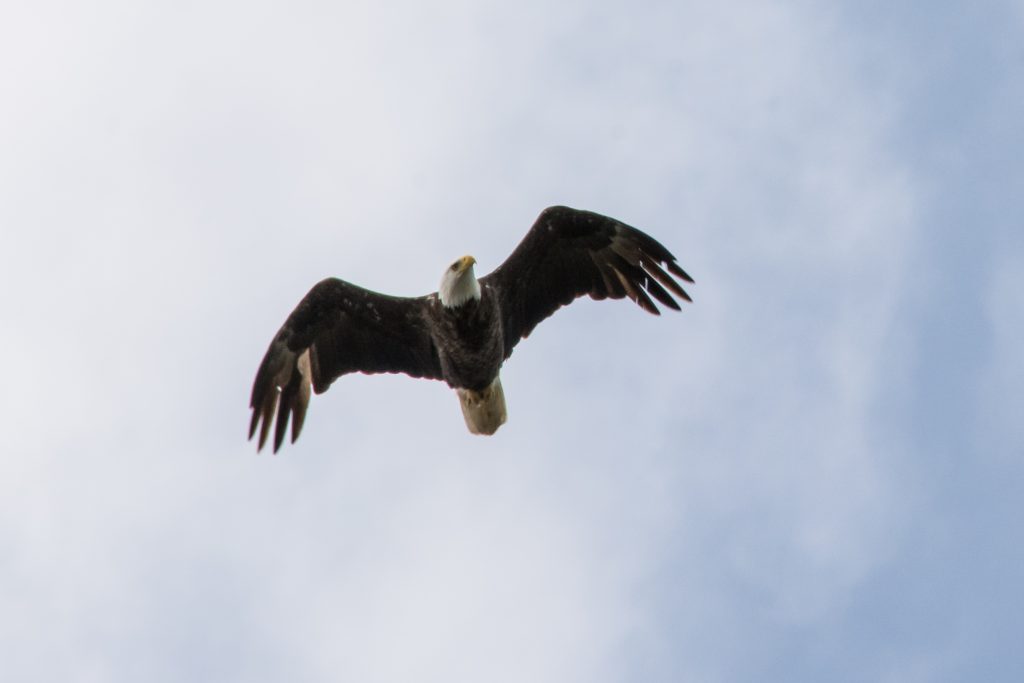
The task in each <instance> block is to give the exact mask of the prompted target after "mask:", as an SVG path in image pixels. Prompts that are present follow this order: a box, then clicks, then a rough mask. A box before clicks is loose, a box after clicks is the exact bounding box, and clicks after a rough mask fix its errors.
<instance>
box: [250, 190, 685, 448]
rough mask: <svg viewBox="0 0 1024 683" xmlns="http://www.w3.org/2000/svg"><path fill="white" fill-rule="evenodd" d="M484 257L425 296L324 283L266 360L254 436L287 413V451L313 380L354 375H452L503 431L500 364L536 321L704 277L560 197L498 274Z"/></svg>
mask: <svg viewBox="0 0 1024 683" xmlns="http://www.w3.org/2000/svg"><path fill="white" fill-rule="evenodd" d="M474 264H475V260H474V259H473V258H472V257H470V256H464V257H462V258H460V259H459V260H457V261H456V262H455V263H453V264H452V265H451V266H450V267H449V268H448V269H446V270H445V273H444V276H443V277H442V279H441V284H440V286H439V288H438V291H437V292H435V293H434V294H430V295H427V296H423V297H417V298H404V297H393V296H387V295H384V294H378V293H376V292H371V291H369V290H366V289H363V288H361V287H357V286H356V285H353V284H351V283H348V282H345V281H343V280H338V279H336V278H328V279H326V280H323V281H321V282H320V283H318V284H317V285H316V286H315V287H313V289H311V290H310V292H309V293H308V294H307V295H306V297H305V298H304V299H303V300H302V301H301V302H300V303H299V305H298V307H296V309H295V310H294V311H293V312H292V314H291V315H290V316H288V319H287V320H286V321H285V323H284V325H283V326H282V327H281V329H280V330H279V331H278V333H277V335H276V336H275V337H274V339H273V341H272V342H271V343H270V348H269V349H268V350H267V353H266V355H265V356H264V358H263V362H262V363H261V364H260V368H259V371H258V372H257V374H256V381H255V383H254V384H253V391H252V400H251V402H250V407H251V408H252V410H253V414H252V420H251V422H250V427H249V438H252V437H253V435H254V434H255V433H256V430H257V427H259V432H260V436H259V448H262V447H263V445H264V443H265V442H266V439H267V436H268V435H269V433H270V424H271V422H276V426H275V429H274V451H275V452H276V451H277V449H278V448H279V447H280V446H281V443H282V441H283V440H284V435H285V432H286V431H287V427H288V421H289V417H290V418H291V422H292V441H295V439H296V438H298V435H299V432H300V431H301V429H302V424H303V420H304V419H305V414H306V407H307V405H308V403H309V398H310V387H312V389H313V390H315V391H316V393H318V394H319V393H323V392H324V391H326V390H327V388H328V387H329V386H330V385H331V382H333V381H334V380H335V379H337V378H338V377H340V376H342V375H344V374H348V373H351V372H364V373H380V372H402V373H405V374H407V375H410V376H412V377H425V378H429V379H438V380H443V381H445V382H447V383H448V385H449V386H451V387H452V388H454V389H456V390H457V392H458V394H459V399H460V403H461V405H462V410H463V415H464V417H465V419H466V425H467V426H468V427H469V430H470V431H471V432H473V433H476V434H493V433H494V432H495V431H496V430H497V429H498V427H500V426H501V424H503V423H504V422H505V419H506V410H505V397H504V394H503V392H502V389H501V380H500V377H499V372H500V370H501V366H502V364H503V363H504V361H505V360H506V359H507V358H508V357H509V356H510V355H511V354H512V349H513V348H514V347H515V345H516V344H517V343H518V342H519V341H520V340H522V339H524V338H526V336H527V335H529V333H530V332H531V331H532V330H533V328H534V327H535V326H536V325H537V323H539V322H540V321H541V320H543V319H544V318H546V317H548V316H549V315H551V314H552V313H554V312H555V311H556V310H557V309H558V308H559V307H561V306H563V305H566V304H568V303H571V302H572V301H573V300H574V299H576V298H577V297H579V296H582V295H584V294H587V295H589V296H590V297H592V298H594V299H604V298H612V299H621V298H623V297H629V298H630V299H632V300H633V301H635V302H636V303H637V304H639V305H640V306H641V307H642V308H644V309H645V310H647V311H650V312H651V313H654V314H656V315H657V314H658V309H657V307H656V306H655V305H654V303H653V302H652V301H651V298H650V297H651V296H653V297H654V298H655V299H657V300H658V301H659V302H660V303H662V304H664V305H666V306H668V307H670V308H673V309H676V310H679V305H678V304H677V303H676V301H675V300H674V299H673V298H672V295H671V294H670V293H669V291H671V293H672V294H675V295H676V296H678V297H680V298H683V299H685V300H689V299H690V297H689V296H688V295H687V294H686V292H685V291H683V289H682V288H681V287H680V286H679V284H678V283H677V282H676V281H675V280H674V279H673V277H672V276H673V275H674V276H676V277H679V278H681V279H683V280H685V281H687V282H693V280H692V279H691V278H690V276H689V275H687V274H686V273H685V272H684V271H683V270H682V269H681V268H680V267H679V266H678V265H676V263H675V257H674V256H672V254H671V253H670V252H669V251H668V250H667V249H665V247H663V246H662V245H661V244H659V243H658V242H657V241H655V240H654V239H653V238H651V237H649V236H648V235H646V234H644V233H642V232H640V231H639V230H636V229H635V228H631V227H629V226H627V225H625V224H623V223H620V222H619V221H616V220H614V219H612V218H608V217H605V216H601V215H599V214H596V213H591V212H589V211H578V210H575V209H570V208H567V207H559V206H556V207H551V208H548V209H545V210H544V211H543V212H542V213H541V215H540V217H539V218H538V219H537V221H536V223H535V224H534V226H533V228H531V230H530V232H529V233H528V234H527V236H526V238H525V239H523V241H522V242H521V243H520V245H519V246H518V247H517V248H516V250H515V251H514V252H513V253H512V254H511V255H510V256H509V257H508V259H506V260H505V262H504V263H503V264H502V265H501V266H499V267H498V268H497V269H496V270H495V271H494V272H492V273H490V274H489V275H487V276H485V277H483V278H480V279H479V280H478V279H477V278H476V276H475V274H474V272H473V265H474ZM662 265H664V267H665V268H667V270H668V272H666V271H665V270H664V269H663V268H662ZM669 273H671V275H670V274H669ZM666 288H667V289H668V290H669V291H666ZM648 295H650V296H648ZM275 413H276V419H275Z"/></svg>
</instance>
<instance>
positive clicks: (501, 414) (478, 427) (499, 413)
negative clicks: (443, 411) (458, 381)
mask: <svg viewBox="0 0 1024 683" xmlns="http://www.w3.org/2000/svg"><path fill="white" fill-rule="evenodd" d="M456 391H457V393H458V394H459V405H461V406H462V416H463V417H465V418H466V426H467V427H469V431H470V433H472V434H493V433H494V432H496V431H498V427H500V426H501V425H503V424H505V420H506V419H507V418H508V413H507V412H506V411H505V392H504V391H502V390H501V378H500V377H495V378H494V381H493V382H491V385H490V386H489V387H487V388H486V389H484V390H483V391H472V390H470V389H456Z"/></svg>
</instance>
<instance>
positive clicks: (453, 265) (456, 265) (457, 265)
mask: <svg viewBox="0 0 1024 683" xmlns="http://www.w3.org/2000/svg"><path fill="white" fill-rule="evenodd" d="M459 263H461V261H456V262H455V263H453V264H452V267H451V268H449V269H448V270H458V269H459Z"/></svg>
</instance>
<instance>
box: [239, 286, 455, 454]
mask: <svg viewBox="0 0 1024 683" xmlns="http://www.w3.org/2000/svg"><path fill="white" fill-rule="evenodd" d="M426 301H427V300H426V298H425V297H422V298H403V297H394V296H386V295H384V294H378V293H377V292H371V291H370V290H367V289H363V288H362V287H357V286H356V285H353V284H351V283H348V282H345V281H344V280H338V279H336V278H328V279H326V280H323V281H322V282H320V283H318V284H317V285H316V286H315V287H313V289H311V290H310V291H309V293H308V294H307V295H306V296H305V298H303V299H302V301H301V302H300V303H299V305H298V306H297V307H296V309H295V310H294V311H292V314H291V315H290V316H288V319H287V320H286V321H285V323H284V325H282V326H281V329H280V330H279V331H278V333H277V335H275V336H274V340H273V341H272V342H270V348H268V349H267V353H266V355H265V356H264V357H263V362H262V363H260V369H259V371H258V372H257V373H256V381H255V382H254V383H253V387H252V398H251V400H250V402H249V407H250V408H252V420H251V421H250V423H249V438H250V439H251V438H252V437H253V435H254V434H255V433H256V428H257V427H259V428H260V436H259V445H258V448H259V449H262V448H263V445H264V444H265V443H266V440H267V435H268V434H269V433H270V423H271V422H273V421H274V413H275V411H276V412H277V420H276V426H275V430H274V452H277V449H278V448H280V447H281V442H282V441H284V436H285V432H286V431H287V429H288V419H289V416H290V417H291V422H292V442H294V441H295V439H296V438H298V436H299V432H300V431H302V422H303V420H304V419H305V416H306V406H307V405H308V404H309V397H310V385H311V384H312V388H313V389H314V390H315V391H316V393H318V394H320V393H323V392H324V391H327V387H329V386H330V385H331V382H333V381H334V380H335V379H337V378H338V377H340V376H342V375H344V374H347V373H350V372H365V373H379V372H404V373H405V374H407V375H411V376H412V377H427V378H430V379H441V366H440V363H439V361H438V357H437V350H436V349H435V347H434V343H433V341H432V339H431V336H430V334H429V332H428V328H427V323H426V320H425V318H424V314H423V311H424V306H426V305H427V304H426ZM261 422H262V425H261Z"/></svg>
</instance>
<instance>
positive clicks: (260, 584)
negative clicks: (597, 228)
mask: <svg viewBox="0 0 1024 683" xmlns="http://www.w3.org/2000/svg"><path fill="white" fill-rule="evenodd" d="M63 9H66V8H63ZM95 9H96V13H95V14H91V13H89V14H88V16H86V14H83V13H79V14H76V15H68V16H69V18H68V20H67V21H64V22H62V21H60V20H59V17H60V16H63V15H61V14H60V13H58V14H48V13H45V12H43V10H36V11H35V13H28V14H26V15H24V16H22V17H19V22H17V26H18V28H16V29H12V28H11V26H12V24H11V23H8V24H7V28H6V29H3V31H4V38H12V40H10V41H0V43H3V44H4V45H6V47H3V48H0V49H3V50H5V51H6V54H7V56H8V57H10V58H11V59H13V60H14V61H15V62H17V63H23V64H28V65H30V66H29V67H26V68H25V69H21V70H8V72H6V73H5V74H4V75H3V76H2V78H4V79H5V81H4V83H6V84H7V85H9V86H10V87H11V90H9V92H10V91H15V92H18V93H19V95H20V97H19V98H18V99H17V101H15V102H14V105H15V106H13V107H4V109H5V110H6V112H7V114H6V116H5V118H3V119H2V121H3V123H2V125H0V140H3V142H4V143H5V145H7V144H8V143H9V144H10V145H11V149H13V150H15V152H16V153H15V154H14V155H13V156H12V155H5V159H3V160H0V178H2V179H3V180H4V183H5V186H7V187H10V188H13V189H14V190H15V191H14V192H12V193H10V194H9V195H8V197H9V199H8V200H7V201H6V202H5V203H3V204H0V220H2V221H3V224H4V225H15V226H22V229H19V230H17V231H8V230H5V231H4V235H3V240H4V248H3V249H2V250H0V252H2V253H0V265H2V266H3V268H4V274H3V275H2V276H0V277H3V287H2V288H0V297H2V298H0V302H2V308H3V315H4V318H5V322H6V323H7V324H8V326H9V328H8V329H9V330H10V331H9V332H8V333H6V334H5V335H4V336H3V337H2V338H0V350H2V351H3V353H4V357H5V358H8V359H17V360H18V362H16V363H10V364H9V366H8V367H7V368H6V371H5V372H6V375H5V379H6V386H7V387H8V388H7V389H6V390H5V392H4V393H3V394H2V395H0V413H2V414H4V415H5V418H6V419H8V420H10V422H9V424H11V425H14V426H13V427H12V428H10V429H9V430H8V432H9V433H8V434H7V438H8V439H9V441H8V443H9V446H7V447H5V450H7V451H8V452H10V453H14V454H16V457H8V458H4V459H3V461H2V465H0V468H2V470H0V537H2V539H3V545H4V547H5V548H6V549H7V550H6V551H5V552H6V554H3V555H0V578H2V579H3V583H4V585H5V589H3V591H2V592H0V601H2V603H3V605H0V614H3V615H5V616H3V617H0V639H2V641H0V649H3V650H5V651H8V652H11V653H13V654H12V655H11V656H9V657H7V656H5V657H4V659H5V667H7V669H8V670H9V671H11V672H14V674H16V675H18V677H19V679H20V680H68V679H74V680H97V681H106V680H128V679H132V680H137V679H140V678H141V679H145V680H161V679H163V680H181V679H182V678H198V679H206V678H211V677H215V678H217V679H218V680H250V681H251V680H280V679H281V678H283V677H286V676H287V677H289V678H297V679H300V680H337V679H338V678H339V677H340V678H352V679H357V680H361V681H372V680H397V679H409V678H416V679H417V680H446V681H447V680H463V679H465V680H477V679H484V680H498V681H500V680H534V681H560V682H564V681H572V680H586V681H600V680H635V679H636V678H637V676H636V675H635V674H636V671H637V670H642V671H643V672H644V673H645V674H646V675H647V680H679V679H681V678H683V679H686V678H698V679H702V680H727V679H730V678H749V677H750V676H745V675H743V674H747V673H749V672H750V671H751V670H755V669H756V668H757V666H758V663H759V662H763V661H765V660H767V659H770V657H771V651H772V648H773V647H774V646H777V645H778V641H776V640H774V639H773V638H769V637H763V636H764V633H765V632H776V631H780V632H786V633H789V632H792V631H789V629H795V630H797V631H798V630H799V629H805V628H807V629H813V628H814V627H815V626H816V625H818V624H821V623H824V622H828V621H829V620H830V619H836V618H838V617H836V615H837V614H841V613H843V610H844V609H846V608H847V607H848V606H849V604H850V602H851V601H852V600H853V599H854V594H855V593H856V591H857V590H859V589H862V588H863V586H864V582H865V580H866V579H869V578H871V577H872V575H873V573H874V572H876V571H877V570H878V569H879V567H883V566H885V563H886V562H888V561H889V559H890V557H891V553H892V548H893V546H894V545H897V544H898V543H899V541H900V539H901V534H902V530H903V525H904V524H905V521H906V516H907V515H908V514H910V513H909V512H908V510H912V509H913V507H914V505H915V501H914V494H913V493H907V492H906V491H904V490H903V488H902V487H903V484H905V483H906V482H905V481H904V479H903V477H904V476H905V474H904V470H903V469H902V468H903V467H904V466H905V460H904V459H902V458H901V457H900V456H899V454H897V453H894V451H896V450H897V449H898V448H899V445H898V444H895V443H893V441H892V440H891V439H890V435H888V434H885V433H880V432H879V430H878V429H877V427H876V425H874V424H873V422H872V419H873V417H872V410H873V406H874V404H875V402H876V400H877V398H878V396H879V395H881V394H884V393H885V392H886V391H887V388H888V383H889V382H891V381H892V378H891V377H888V376H885V375H883V374H882V372H883V367H886V366H885V365H884V364H883V363H882V361H883V360H884V359H883V358H882V356H883V354H884V353H886V352H887V350H889V349H891V348H892V346H891V342H890V337H889V335H890V334H891V333H892V326H893V316H894V315H895V310H896V309H895V306H896V303H897V297H898V296H899V292H900V290H901V288H902V287H903V279H902V278H903V277H906V275H905V274H903V273H902V272H901V263H902V262H903V260H904V259H905V258H906V255H907V252H908V250H909V249H910V248H911V247H912V244H913V240H914V239H915V238H916V235H914V234H913V230H914V223H915V220H916V219H917V214H916V211H917V206H916V202H917V201H918V197H917V190H916V187H915V181H914V179H913V178H912V177H910V175H909V173H908V172H907V170H906V168H905V162H904V161H903V160H902V159H900V158H899V157H897V156H896V152H894V151H893V149H892V147H891V146H890V144H889V142H890V141H889V139H888V136H889V135H890V132H891V131H890V128H889V127H890V125H891V122H892V120H893V119H894V118H895V117H897V116H899V115H900V114H901V112H900V111H899V109H898V106H897V103H896V98H895V96H894V94H893V93H892V92H889V91H885V90H883V89H882V88H880V87H879V86H878V85H877V84H876V83H874V82H873V81H872V80H871V79H869V78H868V77H867V76H865V75H864V73H863V72H862V71H861V70H860V68H859V65H858V63H857V60H858V57H859V53H858V50H859V49H861V47H862V46H861V45H860V44H859V43H858V42H857V36H855V35H850V34H849V33H848V32H847V31H846V30H845V27H844V25H843V24H842V21H841V17H839V16H838V15H836V14H832V13H831V12H830V11H829V10H825V9H816V8H812V7H808V6H806V5H805V4H803V3H773V4H765V3H757V2H740V3H732V4H730V5H728V6H714V7H712V6H710V5H705V4H703V3H684V4H675V5H672V4H669V5H665V6H660V7H653V6H651V7H648V6H633V5H631V6H628V7H627V6H626V5H621V6H620V5H616V4H608V5H604V6H596V7H594V6H590V5H588V4H586V3H569V4H562V5H559V6H558V7H557V8H553V7H548V6H544V5H542V4H539V3H538V4H536V6H534V5H529V6H521V5H520V6H516V7H515V8H514V9H512V6H500V7H499V6H493V7H491V6H486V5H484V6H481V5H478V4H475V3H449V4H444V5H440V6H439V5H436V4H435V5H431V6H430V7H429V8H428V7H427V6H426V5H423V6H420V5H415V4H408V5H400V6H393V5H389V6H387V7H385V6H382V5H379V4H372V3H355V4H353V3H346V4H344V5H333V4H329V3H301V4H299V5H289V6H288V8H287V10H285V9H282V8H281V7H276V6H275V5H273V4H269V3H265V4H260V5H256V6H252V5H244V4H240V3H239V4H233V3H223V4H215V5H201V6H200V5H195V6H188V5H180V4H177V5H166V6H162V5H147V6H145V7H141V6H135V5H127V4H126V5H120V4H117V3H106V4H103V5H101V6H100V7H98V8H95ZM91 11H92V10H90V12H91ZM13 39H16V40H13ZM40 46H56V47H52V49H51V48H47V49H42V48H41V47H40ZM8 63H11V62H10V60H8ZM555 202H560V203H568V204H572V205H577V206H581V207H587V208H593V209H596V210H600V211H604V212H607V213H610V214H612V215H616V216H617V217H620V218H622V219H624V220H627V221H629V222H631V223H633V224H635V225H637V226H638V227H640V228H642V229H645V230H648V231H650V232H651V233H652V234H654V235H655V236H656V237H657V238H658V239H660V240H662V241H663V242H664V243H665V244H666V245H667V246H668V247H669V248H670V249H672V250H674V251H675V252H676V253H677V254H678V256H679V257H680V261H681V263H682V265H683V266H684V267H686V268H687V269H688V270H689V271H690V272H691V273H692V274H693V275H694V276H695V277H696V279H697V281H698V285H697V286H695V287H694V288H693V290H692V291H693V294H694V296H695V298H696V300H697V303H696V304H695V305H693V306H689V307H687V309H686V310H685V311H684V313H683V314H682V315H676V314H666V315H664V316H662V317H661V318H660V319H654V318H651V317H647V316H645V315H644V314H642V313H641V312H640V311H638V310H635V309H634V308H633V307H631V306H630V305H628V304H625V303H620V304H618V305H613V304H609V303H602V304H596V303H593V302H589V301H588V302H583V303H580V304H577V305H576V306H573V307H572V308H570V309H568V310H565V311H563V312H560V313H559V314H558V316H557V317H556V318H555V319H554V320H553V321H551V322H549V323H546V324H545V325H544V326H542V327H541V328H540V329H539V330H538V331H537V332H536V333H535V334H534V335H532V336H531V338H530V340H529V341H527V342H526V343H525V344H524V345H523V346H522V347H521V348H520V349H518V350H517V351H516V354H515V356H514V357H513V358H512V359H511V361H510V362H509V364H508V366H507V370H506V375H505V380H504V385H505V388H506V393H507V395H508V399H509V402H510V404H509V408H510V415H511V417H510V422H509V424H508V425H506V426H505V427H504V428H503V429H502V431H501V432H499V434H498V435H497V436H496V437H494V438H493V439H480V438H477V437H473V436H470V435H468V434H466V433H465V429H464V426H463V424H462V419H461V416H460V414H459V410H458V407H457V404H456V400H455V398H454V396H453V395H451V393H450V391H448V390H447V389H446V388H445V387H443V386H441V385H439V384H430V383H425V382H412V381H410V380H407V379H405V378H396V377H373V378H366V377H362V376H358V377H349V378H345V379H343V380H341V381H339V382H338V384H337V385H336V386H335V387H334V388H333V389H332V390H331V391H330V392H329V393H328V394H326V395H323V396H319V397H316V399H315V400H314V403H313V406H312V408H311V413H310V417H309V420H308V422H307V426H306V433H305V434H304V435H303V437H302V439H301V440H300V442H299V443H298V444H297V445H296V446H295V447H288V448H286V449H285V451H284V452H283V453H282V454H281V455H279V456H276V457H271V456H259V457H256V456H254V455H253V454H252V450H253V447H252V444H247V443H245V442H244V441H243V434H244V428H245V426H246V423H247V415H246V410H245V403H246V400H247V398H248V388H249V382H250V381H251V377H252V372H253V371H254V369H255V365H256V363H257V362H258V360H259V357H260V355H261V354H262V352H263V350H264V349H265V345H266V343H267V342H268V341H269V338H270V336H271V335H272V333H273V331H274V328H275V326H276V325H278V324H280V322H281V321H282V320H283V318H284V316H285V315H286V314H287V313H288V311H289V310H290V308H291V307H292V306H293V305H294V304H295V302H296V301H297V299H298V298H299V297H300V296H301V295H302V294H303V293H304V292H305V291H306V289H307V288H308V287H309V286H311V285H312V284H313V282H315V281H316V280H317V279H319V278H320V277H322V276H325V275H328V274H337V275H339V276H342V277H345V278H347V279H351V280H353V281H355V282H359V283H361V284H364V285H366V286H369V287H372V288H375V289H381V290H387V291H391V292H395V293H400V294H418V293H422V292H424V291H426V290H428V289H431V288H433V287H434V286H435V284H436V281H437V277H438V276H439V274H440V269H441V268H442V267H443V265H444V264H445V263H446V262H447V261H448V260H449V259H450V258H451V257H452V256H453V255H457V254H461V253H464V252H465V251H467V250H469V251H472V252H473V253H474V254H475V255H476V256H477V257H478V259H479V260H480V261H481V264H485V263H486V264H487V266H484V268H483V270H487V267H488V266H491V265H496V264H497V262H499V261H500V260H501V259H502V258H503V257H504V256H505V255H506V254H507V253H508V252H509V251H510V250H511V249H512V248H513V247H514V245H515V243H516V242H517V241H518V239H519V238H520V237H521V235H522V233H523V232H524V231H525V229H526V228H527V227H528V223H529V221H531V220H532V219H533V217H534V216H535V215H536V213H537V212H538V211H539V210H540V209H541V208H542V207H543V206H544V205H546V204H549V203H555ZM1010 266H1012V264H1010V265H1009V266H1007V267H1005V268H1003V269H1002V270H1000V272H1001V273H1003V276H1001V277H1002V278H1003V279H1000V280H998V281H997V285H996V287H995V290H994V291H995V292H996V294H995V295H994V296H995V298H994V301H995V302H996V303H994V304H993V306H994V311H995V310H998V311H1000V312H1001V311H1004V310H1006V307H1007V306H1009V307H1010V308H1012V306H1011V305H1010V304H1012V299H1013V297H1012V296H1011V294H1007V293H1008V292H1011V293H1012V291H1013V278H1012V277H1010V276H1009V275H1007V273H1010V272H1011V271H1012V267H1010ZM1018 289H1019V288H1018ZM993 316H994V319H997V320H1004V321H1006V322H1005V325H1007V326H1008V327H1005V328H1002V327H1001V328H999V329H1000V330H1002V331H1005V332H1006V334H1002V332H1000V335H999V339H1001V340H1009V339H1012V338H1013V335H1012V334H1010V332H1011V331H1012V329H1011V328H1012V320H1014V318H1013V317H1012V316H1006V315H1003V314H1002V313H994V314H993ZM1000 343H1001V344H1002V342H1000ZM1007 344H1009V342H1007ZM1003 346H1005V348H1003ZM1011 346H1012V344H1011V345H1009V346H1006V345H1005V344H1002V345H1001V346H1000V347H999V348H1000V349H1001V351H1000V353H1001V354H1002V356H1000V358H1003V359H1004V360H1005V359H1008V358H1010V356H1012V353H1011V352H1010V351H1009V349H1010V348H1011ZM999 362H1002V361H997V365H996V367H998V363H999ZM597 367H600V368H601V371H600V372H595V368H597ZM992 381H993V382H994V383H995V385H996V386H995V389H994V390H993V395H995V394H996V393H998V392H1002V391H1010V389H1009V384H1006V382H1008V381H1009V380H1005V381H1004V380H1002V379H1000V378H999V377H995V376H994V378H993V380H992ZM1011 384H1012V383H1011ZM998 409H999V406H994V407H993V411H996V410H998ZM396 415H399V416H401V421H400V422H401V425H402V427H401V429H400V430H396V429H395V427H394V425H395V422H396V420H395V416H396ZM998 419H999V420H1002V423H1003V424H1006V422H1005V420H1003V419H1002V418H998ZM911 469H912V468H911ZM745 666H746V667H751V668H750V669H744V668H743V667H745ZM914 667H917V668H914ZM921 667H924V668H923V669H922V668H921ZM897 668H898V667H897ZM911 668H912V669H913V670H914V671H917V670H925V671H927V670H930V669H928V668H927V662H926V661H925V662H924V663H923V664H921V665H920V666H918V665H912V666H911ZM738 672H739V673H738Z"/></svg>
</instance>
